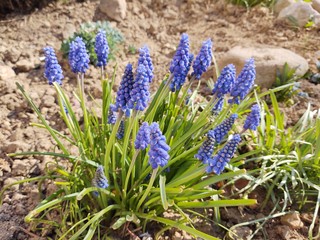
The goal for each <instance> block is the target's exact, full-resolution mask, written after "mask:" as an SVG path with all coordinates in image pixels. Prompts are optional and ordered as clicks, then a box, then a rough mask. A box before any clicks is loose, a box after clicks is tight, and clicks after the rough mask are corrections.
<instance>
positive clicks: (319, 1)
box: [311, 0, 320, 13]
mask: <svg viewBox="0 0 320 240" xmlns="http://www.w3.org/2000/svg"><path fill="white" fill-rule="evenodd" d="M311 6H312V7H313V9H314V10H316V11H317V12H319V13H320V0H313V1H312V5H311Z"/></svg>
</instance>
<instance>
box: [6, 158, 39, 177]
mask: <svg viewBox="0 0 320 240" xmlns="http://www.w3.org/2000/svg"><path fill="white" fill-rule="evenodd" d="M36 162H37V160H35V159H23V160H18V159H16V160H14V161H13V165H12V174H13V175H16V176H17V175H18V176H19V175H27V174H29V171H30V169H31V168H32V167H33V166H34V165H35V164H36Z"/></svg>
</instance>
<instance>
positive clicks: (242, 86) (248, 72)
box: [229, 58, 256, 104]
mask: <svg viewBox="0 0 320 240" xmlns="http://www.w3.org/2000/svg"><path fill="white" fill-rule="evenodd" d="M255 78H256V68H255V64H254V59H253V58H250V59H248V60H247V62H246V63H245V65H244V67H243V69H242V70H241V72H240V74H239V76H238V77H237V79H236V81H235V83H234V87H233V88H232V90H231V93H230V95H231V96H232V97H233V98H232V99H230V100H229V103H235V104H239V103H240V101H242V100H243V99H244V98H245V96H246V95H247V94H248V93H249V91H250V90H251V88H252V86H253V84H254V80H255Z"/></svg>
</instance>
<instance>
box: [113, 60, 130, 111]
mask: <svg viewBox="0 0 320 240" xmlns="http://www.w3.org/2000/svg"><path fill="white" fill-rule="evenodd" d="M132 88H133V72H132V65H131V64H130V63H129V64H128V65H127V66H126V69H125V70H124V74H123V77H122V80H121V82H120V87H119V90H118V92H117V97H116V107H117V109H119V108H121V110H122V111H123V112H125V113H126V116H128V117H129V116H130V109H129V107H128V102H129V100H130V92H131V90H132Z"/></svg>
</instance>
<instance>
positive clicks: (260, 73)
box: [218, 45, 309, 88]
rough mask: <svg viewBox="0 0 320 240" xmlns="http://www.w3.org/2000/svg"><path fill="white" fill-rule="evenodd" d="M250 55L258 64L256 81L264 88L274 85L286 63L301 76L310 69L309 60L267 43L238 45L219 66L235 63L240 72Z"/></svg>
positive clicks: (223, 56)
mask: <svg viewBox="0 0 320 240" xmlns="http://www.w3.org/2000/svg"><path fill="white" fill-rule="evenodd" d="M250 57H254V59H255V64H256V71H257V77H256V80H255V83H256V84H257V85H259V86H261V87H262V88H270V87H271V86H272V84H273V83H274V82H275V79H276V70H277V69H282V68H283V66H284V64H285V63H288V65H289V67H290V68H296V74H297V75H299V76H302V75H304V74H305V73H306V72H307V71H308V69H309V64H308V62H307V60H306V59H304V58H303V57H301V56H300V55H298V54H296V53H294V52H292V51H290V50H287V49H284V48H276V47H272V46H266V45H257V46H255V47H241V46H236V47H234V48H232V49H230V50H229V51H228V52H227V53H225V54H224V55H222V56H221V58H220V59H218V66H219V68H220V70H221V69H222V68H223V67H224V66H226V65H228V64H230V63H233V64H234V65H235V66H236V69H237V74H239V73H240V71H241V69H242V68H243V66H244V63H245V61H246V60H247V59H249V58H250Z"/></svg>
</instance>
